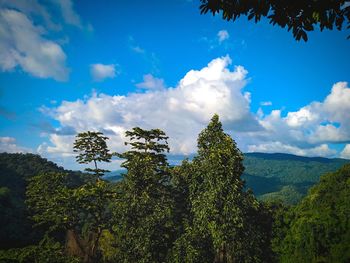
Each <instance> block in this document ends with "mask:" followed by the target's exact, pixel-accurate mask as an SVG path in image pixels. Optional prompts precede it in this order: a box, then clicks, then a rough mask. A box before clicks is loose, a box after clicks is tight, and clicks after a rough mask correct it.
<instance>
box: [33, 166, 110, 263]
mask: <svg viewBox="0 0 350 263" xmlns="http://www.w3.org/2000/svg"><path fill="white" fill-rule="evenodd" d="M114 198H115V194H114V193H113V191H112V189H111V187H110V186H109V184H108V183H107V182H105V181H103V180H98V181H96V182H88V183H85V184H83V185H80V186H74V185H71V183H70V178H69V175H68V174H64V173H43V174H40V175H38V176H35V177H33V178H31V179H30V183H29V185H28V188H27V200H26V203H27V205H28V207H29V209H30V210H31V211H32V212H33V216H32V219H33V220H34V221H35V222H36V224H37V226H40V225H45V226H47V227H49V230H48V232H47V234H50V233H57V232H58V233H62V232H63V233H65V235H66V238H65V250H66V251H65V253H66V254H67V255H69V256H77V257H80V258H81V259H82V260H83V262H92V261H93V260H96V258H97V255H98V242H99V239H100V237H101V234H102V231H103V230H104V229H108V224H109V222H110V212H109V209H108V206H109V204H110V203H111V200H112V199H114Z"/></svg>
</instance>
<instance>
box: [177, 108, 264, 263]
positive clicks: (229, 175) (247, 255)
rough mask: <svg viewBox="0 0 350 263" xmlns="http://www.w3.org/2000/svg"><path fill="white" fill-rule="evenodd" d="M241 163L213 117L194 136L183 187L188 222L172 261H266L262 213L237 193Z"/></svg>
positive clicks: (248, 196) (240, 189)
mask: <svg viewBox="0 0 350 263" xmlns="http://www.w3.org/2000/svg"><path fill="white" fill-rule="evenodd" d="M242 161H243V155H242V153H241V152H240V151H239V149H238V148H237V146H236V143H235V142H234V140H233V139H232V138H231V137H230V136H229V135H227V134H225V133H224V132H223V129H222V125H221V123H220V121H219V117H218V115H214V117H213V118H212V120H211V122H210V123H209V125H208V127H207V128H206V129H204V130H203V131H202V132H201V133H200V134H199V137H198V156H196V157H195V158H194V159H193V162H192V166H193V167H192V176H191V179H190V182H189V187H190V189H189V200H190V206H191V213H192V217H193V220H192V222H191V223H190V225H189V226H188V227H187V228H186V231H185V234H184V235H183V236H182V237H180V238H179V240H178V241H177V242H176V244H175V248H174V250H175V253H174V257H175V258H176V260H175V261H176V262H184V261H186V262H213V261H214V262H260V261H263V259H264V257H266V254H267V253H265V251H266V249H265V248H266V247H268V244H267V243H268V241H269V240H265V239H264V236H265V235H266V233H267V232H268V231H269V230H268V229H266V227H265V225H268V224H269V222H267V223H266V224H265V221H266V220H261V219H262V218H264V215H263V214H261V213H260V212H261V210H263V208H262V207H261V205H260V204H259V202H258V201H257V200H256V199H255V198H254V196H253V195H252V193H251V192H245V191H244V189H243V188H244V183H243V181H242V180H241V178H240V177H241V175H242V173H243V171H244V167H243V164H242ZM259 219H260V220H259ZM259 221H261V222H259ZM262 222H263V224H262ZM264 231H265V232H264ZM179 253H180V255H179ZM203 260H204V261H203ZM267 261H268V260H267Z"/></svg>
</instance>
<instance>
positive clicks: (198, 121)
mask: <svg viewBox="0 0 350 263" xmlns="http://www.w3.org/2000/svg"><path fill="white" fill-rule="evenodd" d="M230 64H231V59H230V58H229V57H228V56H226V57H222V58H218V59H214V60H213V61H211V62H210V63H209V64H208V66H207V67H204V68H202V69H201V70H191V71H189V72H188V73H187V74H186V75H185V76H184V77H183V78H182V79H181V80H180V82H179V84H178V86H176V87H174V88H168V89H165V88H163V89H149V91H148V92H146V93H131V94H128V95H127V96H119V95H115V96H110V95H105V94H93V95H92V96H91V97H89V98H87V99H86V100H77V101H71V102H69V101H64V102H62V103H61V105H59V106H58V107H57V108H54V109H52V110H51V111H50V113H49V114H50V115H51V116H52V117H53V118H55V119H56V120H57V121H59V123H60V124H61V126H62V127H73V128H74V129H75V130H76V131H77V132H81V131H86V130H99V131H102V132H104V133H105V134H107V136H109V137H110V141H109V145H110V147H111V149H113V150H114V151H124V149H125V148H124V147H125V146H124V141H125V135H124V134H125V131H126V130H128V129H131V128H132V127H135V126H140V127H143V128H145V129H150V128H160V129H163V130H164V131H165V132H166V133H167V134H168V135H169V136H170V140H169V143H170V146H171V151H172V153H181V154H189V153H193V152H194V151H195V150H196V137H197V135H198V133H199V132H200V131H201V130H202V129H203V128H204V127H205V126H206V125H207V123H208V122H209V120H210V118H211V117H212V116H213V114H214V113H218V114H219V115H220V117H221V120H222V121H223V123H224V124H225V126H226V127H229V128H230V129H232V130H241V129H242V127H250V129H253V130H256V129H258V128H259V124H258V122H257V120H256V118H255V117H254V116H253V115H252V114H251V113H250V110H249V108H250V96H249V94H248V93H244V92H243V88H244V86H245V84H246V80H245V79H246V75H247V71H246V70H245V69H244V68H243V67H241V66H237V67H235V68H234V70H232V71H231V70H230V69H229V68H228V66H229V65H230ZM149 79H152V80H154V78H151V77H149ZM46 111H47V109H46ZM87 116H88V117H87ZM58 138H60V139H58ZM50 141H51V145H50V146H49V145H46V146H45V147H44V146H43V147H42V150H44V152H46V153H49V154H52V153H57V154H59V153H61V155H63V154H66V153H67V152H68V153H69V149H71V148H72V137H69V136H61V135H55V136H53V135H50Z"/></svg>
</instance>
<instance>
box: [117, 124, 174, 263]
mask: <svg viewBox="0 0 350 263" xmlns="http://www.w3.org/2000/svg"><path fill="white" fill-rule="evenodd" d="M126 136H127V137H129V139H130V142H129V143H126V144H128V145H130V146H131V150H130V151H127V152H125V153H122V154H118V156H119V157H121V158H124V159H126V160H125V161H124V162H123V164H122V167H124V168H126V169H127V173H126V174H125V175H124V179H123V181H122V182H121V184H120V189H121V190H120V196H119V198H120V199H118V200H117V202H116V207H115V209H114V219H115V224H114V228H113V229H114V233H115V235H116V237H117V241H116V243H117V244H116V246H117V247H118V250H119V254H118V255H116V259H115V261H118V262H164V261H165V259H166V257H167V253H168V250H169V248H170V246H171V243H172V228H173V226H172V211H173V201H172V198H171V191H170V189H169V188H170V185H169V182H170V179H169V164H168V162H167V159H166V156H165V154H164V152H165V151H168V150H169V147H168V144H167V139H168V137H167V136H166V135H165V133H164V132H163V131H161V130H159V129H153V130H143V129H141V128H138V127H136V128H133V129H132V131H127V132H126Z"/></svg>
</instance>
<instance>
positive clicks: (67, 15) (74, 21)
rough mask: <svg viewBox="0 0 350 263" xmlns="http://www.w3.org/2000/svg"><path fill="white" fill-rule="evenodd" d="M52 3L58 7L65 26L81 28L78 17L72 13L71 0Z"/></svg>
mask: <svg viewBox="0 0 350 263" xmlns="http://www.w3.org/2000/svg"><path fill="white" fill-rule="evenodd" d="M54 2H56V3H57V4H58V5H59V7H60V9H61V13H62V16H63V19H64V21H65V22H66V23H67V24H69V25H73V26H76V27H80V28H82V23H81V19H80V16H79V15H78V14H77V13H76V12H75V11H74V8H73V2H72V1H71V0H59V1H54Z"/></svg>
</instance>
